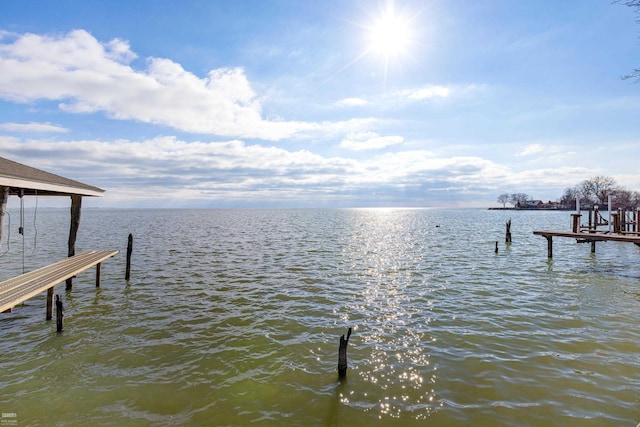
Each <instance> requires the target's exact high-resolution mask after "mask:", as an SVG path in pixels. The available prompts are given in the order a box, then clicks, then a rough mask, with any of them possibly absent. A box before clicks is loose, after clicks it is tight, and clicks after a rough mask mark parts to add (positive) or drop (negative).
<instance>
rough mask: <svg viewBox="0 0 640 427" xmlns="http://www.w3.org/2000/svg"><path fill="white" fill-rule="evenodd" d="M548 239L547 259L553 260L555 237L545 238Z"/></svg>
mask: <svg viewBox="0 0 640 427" xmlns="http://www.w3.org/2000/svg"><path fill="white" fill-rule="evenodd" d="M544 237H546V238H547V257H548V258H553V236H544Z"/></svg>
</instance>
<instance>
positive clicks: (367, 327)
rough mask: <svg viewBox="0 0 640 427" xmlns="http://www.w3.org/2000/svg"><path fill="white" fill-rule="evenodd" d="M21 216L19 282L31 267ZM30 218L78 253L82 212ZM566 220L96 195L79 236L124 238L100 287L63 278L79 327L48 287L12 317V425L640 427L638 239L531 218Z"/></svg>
mask: <svg viewBox="0 0 640 427" xmlns="http://www.w3.org/2000/svg"><path fill="white" fill-rule="evenodd" d="M509 218H512V221H513V226H512V233H513V244H512V245H511V246H509V247H505V245H504V243H503V242H504V227H505V226H504V224H505V222H506V220H508V219H509ZM11 220H12V224H11V228H12V231H11V238H10V246H9V248H8V252H7V245H6V243H7V242H6V237H7V234H6V233H7V231H6V230H5V233H4V237H5V239H3V243H2V248H1V252H2V253H4V255H3V256H2V257H1V258H0V269H1V270H0V279H3V280H4V279H7V278H9V277H11V276H13V275H15V274H19V273H20V272H21V271H22V262H23V249H22V245H23V243H22V242H23V241H22V237H21V236H19V235H18V233H17V225H18V214H17V212H12V219H11ZM25 222H26V224H25V227H26V235H25V239H24V263H25V268H26V269H27V270H30V269H33V268H36V267H39V266H42V265H44V264H46V263H50V262H53V261H56V260H58V259H61V258H63V257H64V256H65V255H66V243H67V242H66V240H67V233H68V222H69V216H68V212H67V210H66V209H65V210H40V211H39V212H38V213H37V216H36V218H35V227H34V218H33V211H28V212H27V214H26V220H25ZM6 226H8V224H6ZM569 228H570V216H569V213H568V212H504V211H487V210H411V209H377V210H376V209H370V210H369V209H361V210H359V209H354V210H90V209H85V210H84V211H83V217H82V221H81V224H80V230H79V235H78V242H77V251H78V252H80V251H83V250H90V249H119V250H120V251H121V254H120V255H118V256H117V257H115V258H113V259H111V260H109V261H107V262H105V263H104V265H103V268H102V287H101V288H99V289H96V288H95V287H94V283H93V280H94V274H93V269H91V270H89V271H87V272H85V273H82V274H81V275H79V276H78V278H77V279H76V280H75V282H74V289H73V291H71V292H66V291H65V290H64V284H62V285H58V286H56V289H55V290H56V294H60V295H61V296H62V298H63V300H64V304H65V309H66V312H65V330H64V332H63V333H62V334H57V333H56V332H55V321H54V322H45V320H44V315H45V300H44V294H43V295H41V296H39V297H37V298H34V299H32V300H29V301H28V302H27V303H26V305H24V306H21V307H17V308H16V309H15V310H14V311H13V313H11V314H2V315H0V372H1V376H0V411H1V412H2V413H3V415H4V416H3V418H1V419H0V421H2V423H3V424H2V425H3V426H4V425H9V423H13V425H16V424H17V425H24V426H26V425H28V426H62V425H114V426H116V425H117V426H128V425H129V426H133V425H136V426H137V425H153V426H175V425H193V426H209V425H216V426H218V425H219V426H223V425H230V426H237V425H249V424H252V425H260V426H262V425H267V426H269V425H273V426H281V425H296V426H361V425H363V426H375V425H381V426H382V425H384V426H388V425H390V426H412V425H425V424H427V423H428V425H432V426H449V425H479V426H485V425H487V426H488V425H491V426H500V425H503V426H514V425H518V426H550V425H558V426H564V425H580V426H625V425H626V426H635V425H636V424H637V423H638V422H639V421H640V393H639V390H640V370H639V369H638V368H639V367H640V329H639V327H638V325H639V324H640V309H639V308H640V249H639V248H637V247H636V246H634V245H630V244H616V243H601V244H598V246H597V248H596V251H597V253H596V254H595V255H593V254H591V253H590V245H588V244H586V245H585V244H576V243H575V241H573V240H571V239H560V238H556V239H555V241H554V259H553V261H548V260H547V257H546V240H545V239H544V238H543V237H539V236H533V235H532V231H533V230H536V229H558V230H568V229H569ZM130 232H131V233H133V235H134V252H133V271H132V280H131V281H130V282H129V283H126V282H125V281H124V264H125V256H124V253H125V252H126V243H127V235H128V234H129V233H130ZM496 240H498V241H500V248H499V252H498V254H495V253H494V246H495V241H496ZM350 326H351V327H353V328H354V332H353V334H352V336H351V340H350V341H349V348H348V354H349V370H348V373H347V380H346V381H345V382H342V383H340V382H339V381H338V380H337V373H336V368H337V350H338V343H339V337H340V335H342V334H344V333H346V331H347V328H348V327H350ZM14 414H15V417H12V416H13V415H14Z"/></svg>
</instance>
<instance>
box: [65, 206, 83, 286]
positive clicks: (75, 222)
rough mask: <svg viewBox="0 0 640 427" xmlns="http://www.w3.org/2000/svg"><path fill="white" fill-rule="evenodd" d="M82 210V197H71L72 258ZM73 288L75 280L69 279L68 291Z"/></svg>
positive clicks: (70, 253)
mask: <svg viewBox="0 0 640 427" xmlns="http://www.w3.org/2000/svg"><path fill="white" fill-rule="evenodd" d="M81 209H82V196H79V195H77V194H72V195H71V226H70V227H69V242H68V246H69V253H68V256H69V257H72V256H74V255H75V254H76V236H77V235H78V227H79V226H80V210H81ZM72 287H73V278H72V277H70V278H68V279H67V290H70V289H71V288H72Z"/></svg>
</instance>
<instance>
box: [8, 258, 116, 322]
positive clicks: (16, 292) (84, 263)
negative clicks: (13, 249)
mask: <svg viewBox="0 0 640 427" xmlns="http://www.w3.org/2000/svg"><path fill="white" fill-rule="evenodd" d="M119 252H120V251H90V252H83V253H81V254H78V255H74V256H72V257H69V258H66V259H64V260H62V261H58V262H56V263H53V264H51V265H48V266H46V267H42V268H39V269H37V270H34V271H30V272H28V273H25V274H21V275H20V276H16V277H14V278H12V279H9V280H5V281H3V282H0V313H2V312H5V311H8V310H11V309H12V308H13V307H15V306H16V305H18V304H20V303H22V302H24V301H26V300H28V299H29V298H32V297H34V296H36V295H38V294H40V293H41V292H44V291H48V293H47V320H49V319H51V315H52V312H53V308H52V307H53V287H54V286H55V285H57V284H58V283H60V282H62V281H63V280H67V279H69V278H71V277H74V276H75V275H77V274H78V273H81V272H83V271H85V270H87V269H89V268H91V267H93V266H94V265H95V266H97V268H96V286H100V263H102V261H104V260H106V259H108V258H111V257H112V256H114V255H116V254H118V253H119Z"/></svg>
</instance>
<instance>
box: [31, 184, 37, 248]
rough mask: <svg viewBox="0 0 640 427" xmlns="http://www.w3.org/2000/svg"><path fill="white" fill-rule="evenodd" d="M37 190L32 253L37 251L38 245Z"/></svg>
mask: <svg viewBox="0 0 640 427" xmlns="http://www.w3.org/2000/svg"><path fill="white" fill-rule="evenodd" d="M35 191H36V208H35V210H34V211H33V251H31V255H33V254H35V253H36V247H37V246H38V227H37V226H36V218H37V216H38V190H35Z"/></svg>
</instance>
